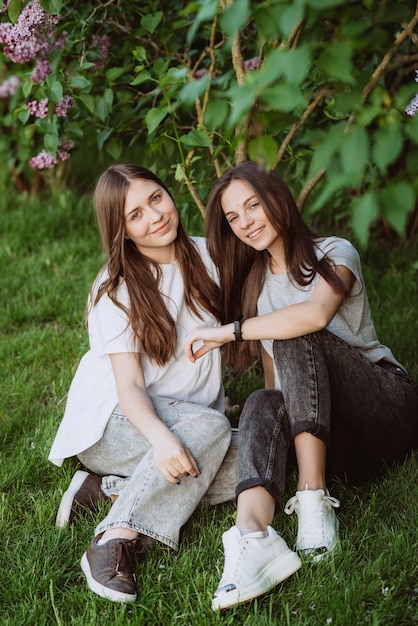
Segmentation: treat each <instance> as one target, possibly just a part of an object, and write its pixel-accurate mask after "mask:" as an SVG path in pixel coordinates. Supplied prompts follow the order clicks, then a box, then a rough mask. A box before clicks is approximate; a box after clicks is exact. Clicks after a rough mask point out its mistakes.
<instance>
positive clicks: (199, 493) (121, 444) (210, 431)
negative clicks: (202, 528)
mask: <svg viewBox="0 0 418 626" xmlns="http://www.w3.org/2000/svg"><path fill="white" fill-rule="evenodd" d="M151 400H152V402H153V404H154V407H155V410H156V412H157V415H158V416H159V417H160V419H161V421H162V422H163V423H164V424H166V425H167V426H168V428H169V429H170V430H171V432H173V433H174V434H176V435H177V436H178V437H179V439H181V441H182V442H183V443H184V444H185V445H186V446H187V448H188V449H189V450H190V452H191V453H192V455H193V456H194V458H195V459H196V462H197V464H198V466H199V468H200V470H201V474H200V475H199V476H198V477H197V478H194V477H193V476H186V477H182V478H181V482H180V484H179V485H175V484H174V485H173V484H171V483H169V482H168V481H167V479H166V478H164V476H163V475H162V474H161V472H160V470H159V469H158V468H157V467H156V465H155V463H154V457H153V451H152V448H151V446H150V444H149V442H148V440H147V439H146V438H145V437H143V436H142V435H141V434H140V433H139V432H138V430H137V429H136V428H135V427H134V426H132V424H130V422H129V421H128V420H127V419H126V417H125V416H124V415H123V414H122V411H121V410H120V407H119V406H117V407H116V408H115V410H114V411H113V413H112V415H111V417H110V419H109V422H108V425H107V427H106V430H105V432H104V435H103V437H102V439H101V440H100V441H98V442H97V443H96V444H94V445H93V446H92V447H91V448H89V449H88V450H86V451H84V452H83V453H81V454H79V455H78V458H79V459H80V461H81V462H82V463H83V464H84V465H85V466H86V467H87V468H88V469H89V470H90V471H92V472H94V473H95V474H98V475H100V476H103V479H102V489H103V491H104V493H106V494H107V495H111V494H114V495H117V496H118V498H117V499H116V501H115V502H114V504H113V505H112V508H111V509H110V512H109V514H108V515H107V516H106V518H105V519H104V520H103V521H102V522H101V523H100V524H99V525H98V527H97V528H96V535H98V534H100V533H102V532H104V531H105V530H107V529H110V528H116V527H119V528H131V529H133V530H136V531H138V532H139V533H141V534H143V535H147V536H148V537H152V538H153V539H156V540H158V541H160V542H162V543H164V544H166V545H168V546H170V547H171V548H174V549H178V543H179V533H180V529H181V527H182V526H183V525H184V524H185V523H186V521H187V520H188V519H189V517H190V516H191V515H192V513H193V512H194V510H195V509H196V508H197V506H198V505H199V503H200V502H201V501H202V499H204V498H205V497H206V499H207V501H208V503H209V504H211V503H214V502H215V501H216V502H221V501H227V500H231V499H233V498H234V491H235V458H236V438H234V440H235V445H234V447H233V448H230V449H229V451H228V447H229V445H230V440H231V425H230V422H229V420H228V419H227V417H225V415H222V414H221V413H219V411H215V410H214V409H211V408H207V407H205V406H201V405H198V404H195V403H192V402H184V401H178V400H171V399H169V398H161V397H152V398H151ZM227 451H228V454H227V457H226V458H225V471H222V469H221V470H220V468H221V464H222V462H223V460H224V457H225V455H226V453H227ZM218 470H220V471H219V473H218ZM215 475H217V480H216V481H214V478H215ZM213 482H214V485H213V488H212V495H211V494H210V491H209V493H207V492H208V490H209V487H210V486H211V484H212V483H213Z"/></svg>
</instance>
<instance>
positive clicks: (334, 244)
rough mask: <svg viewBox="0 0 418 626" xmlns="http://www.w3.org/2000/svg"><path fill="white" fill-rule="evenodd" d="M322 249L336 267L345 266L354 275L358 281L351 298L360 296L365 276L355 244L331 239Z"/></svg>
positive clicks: (352, 290)
mask: <svg viewBox="0 0 418 626" xmlns="http://www.w3.org/2000/svg"><path fill="white" fill-rule="evenodd" d="M321 249H322V251H323V253H324V254H327V255H328V257H329V258H330V259H331V261H332V262H333V263H334V264H335V265H343V266H344V267H347V268H348V269H349V270H350V271H351V272H352V273H353V275H354V277H355V279H356V280H355V282H354V285H353V287H352V288H351V292H350V296H356V295H358V294H359V293H360V292H361V291H362V289H363V275H362V271H361V262H360V256H359V253H358V252H357V250H356V248H355V247H354V246H353V244H352V243H351V242H350V241H348V240H347V239H341V238H339V237H330V238H328V239H327V240H326V241H325V245H324V246H321Z"/></svg>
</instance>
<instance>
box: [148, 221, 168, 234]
mask: <svg viewBox="0 0 418 626" xmlns="http://www.w3.org/2000/svg"><path fill="white" fill-rule="evenodd" d="M169 227H170V220H167V221H166V222H165V223H164V224H163V225H162V226H160V228H158V229H157V230H154V232H153V233H151V234H152V235H163V234H164V233H165V232H167V230H168V229H169Z"/></svg>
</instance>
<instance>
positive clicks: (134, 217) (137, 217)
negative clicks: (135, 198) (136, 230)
mask: <svg viewBox="0 0 418 626" xmlns="http://www.w3.org/2000/svg"><path fill="white" fill-rule="evenodd" d="M139 217H140V213H139V211H135V213H132V215H131V219H132V221H133V222H134V221H135V220H137V219H139Z"/></svg>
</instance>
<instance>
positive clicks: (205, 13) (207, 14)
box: [187, 0, 219, 44]
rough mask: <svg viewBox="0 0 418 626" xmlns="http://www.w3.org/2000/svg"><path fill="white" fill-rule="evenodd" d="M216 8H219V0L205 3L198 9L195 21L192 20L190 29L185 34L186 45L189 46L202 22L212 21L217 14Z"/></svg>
mask: <svg viewBox="0 0 418 626" xmlns="http://www.w3.org/2000/svg"><path fill="white" fill-rule="evenodd" d="M218 7H219V0H212V2H205V4H203V5H202V6H201V7H200V9H199V11H198V12H197V15H196V17H195V19H194V20H193V23H192V27H191V28H190V29H189V32H188V33H187V43H188V44H190V43H191V42H192V41H193V39H194V37H195V35H196V33H197V31H198V30H199V28H200V25H201V24H202V22H207V21H211V20H213V18H214V17H215V15H216V13H217V12H218Z"/></svg>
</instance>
